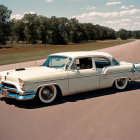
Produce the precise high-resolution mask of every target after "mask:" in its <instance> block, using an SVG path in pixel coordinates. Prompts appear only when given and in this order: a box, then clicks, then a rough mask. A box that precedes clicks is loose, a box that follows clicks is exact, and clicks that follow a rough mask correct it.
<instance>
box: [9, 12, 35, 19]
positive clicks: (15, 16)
mask: <svg viewBox="0 0 140 140" xmlns="http://www.w3.org/2000/svg"><path fill="white" fill-rule="evenodd" d="M25 14H36V12H34V11H30V12H25V13H24V14H12V15H11V19H22V18H23V16H24V15H25Z"/></svg>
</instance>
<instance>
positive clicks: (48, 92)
mask: <svg viewBox="0 0 140 140" xmlns="http://www.w3.org/2000/svg"><path fill="white" fill-rule="evenodd" d="M53 95H54V90H53V88H52V87H45V88H44V89H43V90H42V92H41V97H42V98H43V99H44V100H50V99H51V98H52V97H53Z"/></svg>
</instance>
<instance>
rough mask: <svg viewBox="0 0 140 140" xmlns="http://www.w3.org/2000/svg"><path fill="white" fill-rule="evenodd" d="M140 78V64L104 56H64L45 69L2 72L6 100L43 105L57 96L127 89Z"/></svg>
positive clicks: (48, 62) (51, 59) (47, 63)
mask: <svg viewBox="0 0 140 140" xmlns="http://www.w3.org/2000/svg"><path fill="white" fill-rule="evenodd" d="M139 78H140V64H137V63H128V62H118V61H116V60H115V59H114V58H113V57H112V56H111V55H110V54H108V53H104V52H94V51H90V52H88V51H85V52H63V53H56V54H52V55H50V56H49V57H48V58H47V60H46V61H45V62H44V64H43V65H41V66H38V67H29V68H19V69H15V70H9V71H4V72H0V88H1V93H2V95H3V96H4V97H7V98H15V99H17V100H29V99H33V98H35V97H36V98H38V99H39V100H40V101H42V102H43V103H50V102H52V101H54V100H55V99H56V97H57V95H60V94H61V95H62V96H65V95H70V94H75V93H79V92H85V91H90V90H95V89H100V88H106V87H111V86H115V87H116V88H117V89H119V90H123V89H125V88H126V86H127V83H128V81H129V80H137V79H139Z"/></svg>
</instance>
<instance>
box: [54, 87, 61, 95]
mask: <svg viewBox="0 0 140 140" xmlns="http://www.w3.org/2000/svg"><path fill="white" fill-rule="evenodd" d="M54 86H55V87H56V89H57V93H58V96H62V91H61V89H60V87H59V86H58V85H54Z"/></svg>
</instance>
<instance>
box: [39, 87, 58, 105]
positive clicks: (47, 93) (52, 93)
mask: <svg viewBox="0 0 140 140" xmlns="http://www.w3.org/2000/svg"><path fill="white" fill-rule="evenodd" d="M56 95H57V90H56V87H55V86H54V85H48V86H42V87H41V88H40V90H39V95H38V97H39V100H40V101H41V102H43V103H46V104H47V103H51V102H53V101H54V100H55V98H56Z"/></svg>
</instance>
